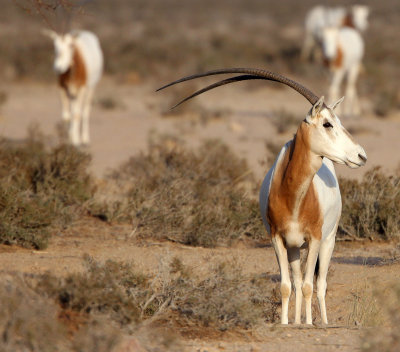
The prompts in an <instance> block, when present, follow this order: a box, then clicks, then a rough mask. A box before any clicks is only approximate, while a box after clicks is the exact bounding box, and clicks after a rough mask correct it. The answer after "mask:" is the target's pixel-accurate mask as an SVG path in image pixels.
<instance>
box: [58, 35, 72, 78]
mask: <svg viewBox="0 0 400 352" xmlns="http://www.w3.org/2000/svg"><path fill="white" fill-rule="evenodd" d="M53 40H54V49H55V58H54V71H56V72H57V73H60V74H61V73H65V72H66V71H67V70H68V69H69V68H70V66H71V63H72V56H73V52H74V48H73V38H72V36H71V35H70V34H64V35H57V36H55V37H54V38H53Z"/></svg>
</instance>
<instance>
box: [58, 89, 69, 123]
mask: <svg viewBox="0 0 400 352" xmlns="http://www.w3.org/2000/svg"><path fill="white" fill-rule="evenodd" d="M60 97H61V109H62V119H63V121H66V122H68V121H69V120H70V119H71V103H70V99H69V96H68V92H67V91H66V89H64V88H60Z"/></svg>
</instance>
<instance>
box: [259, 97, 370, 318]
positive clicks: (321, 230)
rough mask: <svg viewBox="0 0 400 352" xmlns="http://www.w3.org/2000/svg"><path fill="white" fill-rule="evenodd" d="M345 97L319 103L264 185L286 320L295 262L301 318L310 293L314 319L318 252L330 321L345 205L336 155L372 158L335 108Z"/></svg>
mask: <svg viewBox="0 0 400 352" xmlns="http://www.w3.org/2000/svg"><path fill="white" fill-rule="evenodd" d="M342 100H343V99H341V100H339V101H338V102H337V103H335V104H334V105H333V106H332V107H327V106H325V105H324V103H323V97H322V98H321V99H320V100H319V101H318V102H317V103H316V104H315V105H314V106H313V108H312V109H311V111H310V112H309V114H308V115H307V117H306V119H305V120H304V121H303V122H302V123H301V124H300V127H299V129H298V131H297V133H296V135H295V138H294V139H293V140H292V141H290V142H288V143H287V144H286V145H285V146H284V147H283V148H282V150H281V152H280V153H279V155H278V157H277V159H276V161H275V163H274V165H273V166H272V167H271V169H270V170H269V171H268V173H267V175H266V177H265V179H264V181H263V184H262V186H261V190H260V212H261V216H262V220H263V222H264V225H265V227H266V229H267V231H268V233H269V234H270V235H271V237H272V244H273V247H274V250H275V253H276V256H277V259H278V264H279V268H280V273H281V294H282V324H288V306H289V298H290V294H291V280H290V274H289V264H290V266H291V269H292V274H293V282H294V286H295V290H296V315H295V323H296V324H300V323H301V306H302V298H303V296H304V298H305V301H306V323H307V324H312V310H311V300H312V294H313V277H314V271H315V266H316V262H317V258H319V273H318V278H317V297H318V301H319V306H320V311H321V320H322V323H324V324H327V323H328V320H327V314H326V305H325V293H326V288H327V282H326V277H327V273H328V267H329V262H330V259H331V256H332V252H333V248H334V245H335V236H336V231H337V227H338V223H339V219H340V215H341V209H342V202H341V196H340V189H339V185H338V180H337V178H336V174H335V170H334V167H333V163H332V161H333V162H336V163H340V164H346V165H347V166H349V167H351V168H356V167H359V166H362V165H364V164H365V162H366V160H367V157H366V154H365V151H364V150H363V148H362V147H361V146H360V145H359V144H357V143H356V142H355V141H354V140H353V138H352V137H351V135H350V134H349V133H348V132H347V131H346V130H345V129H344V127H343V126H342V125H341V122H340V120H339V119H338V117H337V116H336V115H335V113H334V112H333V110H334V109H335V108H336V106H337V105H338V104H339V103H340V102H341V101H342ZM272 192H273V198H271V195H272ZM310 195H311V196H310ZM314 197H315V198H314ZM271 199H272V200H271ZM305 241H307V242H308V248H309V250H308V255H307V262H306V269H305V275H304V280H303V277H302V276H303V275H302V273H301V266H300V248H301V247H302V245H303V244H304V242H305Z"/></svg>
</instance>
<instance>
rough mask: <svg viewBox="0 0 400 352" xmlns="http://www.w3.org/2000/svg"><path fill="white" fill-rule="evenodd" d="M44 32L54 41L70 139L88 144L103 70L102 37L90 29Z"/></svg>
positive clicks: (63, 114) (63, 111) (73, 141)
mask: <svg viewBox="0 0 400 352" xmlns="http://www.w3.org/2000/svg"><path fill="white" fill-rule="evenodd" d="M43 33H44V34H45V35H47V36H49V37H50V38H51V39H53V42H54V48H55V59H54V70H55V71H56V73H57V75H58V84H59V86H60V94H61V103H62V117H63V120H64V121H67V122H69V139H70V141H71V143H72V144H73V145H76V146H79V145H80V144H82V143H83V144H88V143H89V141H90V138H89V114H90V107H91V104H92V99H93V92H94V88H95V86H96V84H97V82H98V81H99V80H100V77H101V74H102V71H103V53H102V51H101V48H100V44H99V40H98V38H97V37H96V35H95V34H93V33H91V32H88V31H72V32H70V33H66V34H58V33H56V32H54V31H51V30H45V31H44V32H43Z"/></svg>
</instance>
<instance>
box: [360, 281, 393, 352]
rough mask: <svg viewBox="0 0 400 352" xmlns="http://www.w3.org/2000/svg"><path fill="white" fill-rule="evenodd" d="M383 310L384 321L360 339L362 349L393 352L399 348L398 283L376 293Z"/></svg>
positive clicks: (368, 351) (370, 351)
mask: <svg viewBox="0 0 400 352" xmlns="http://www.w3.org/2000/svg"><path fill="white" fill-rule="evenodd" d="M377 297H378V301H379V302H380V305H381V306H382V307H383V308H382V309H383V311H384V312H385V316H386V319H387V320H386V321H385V322H384V324H383V325H382V324H380V326H379V327H376V328H375V329H374V330H371V331H368V333H366V334H365V335H364V337H363V340H362V344H361V347H362V351H364V352H372V351H382V352H395V351H399V350H400V284H399V283H396V284H395V285H393V286H392V287H391V289H390V291H389V292H380V293H378V294H377Z"/></svg>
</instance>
